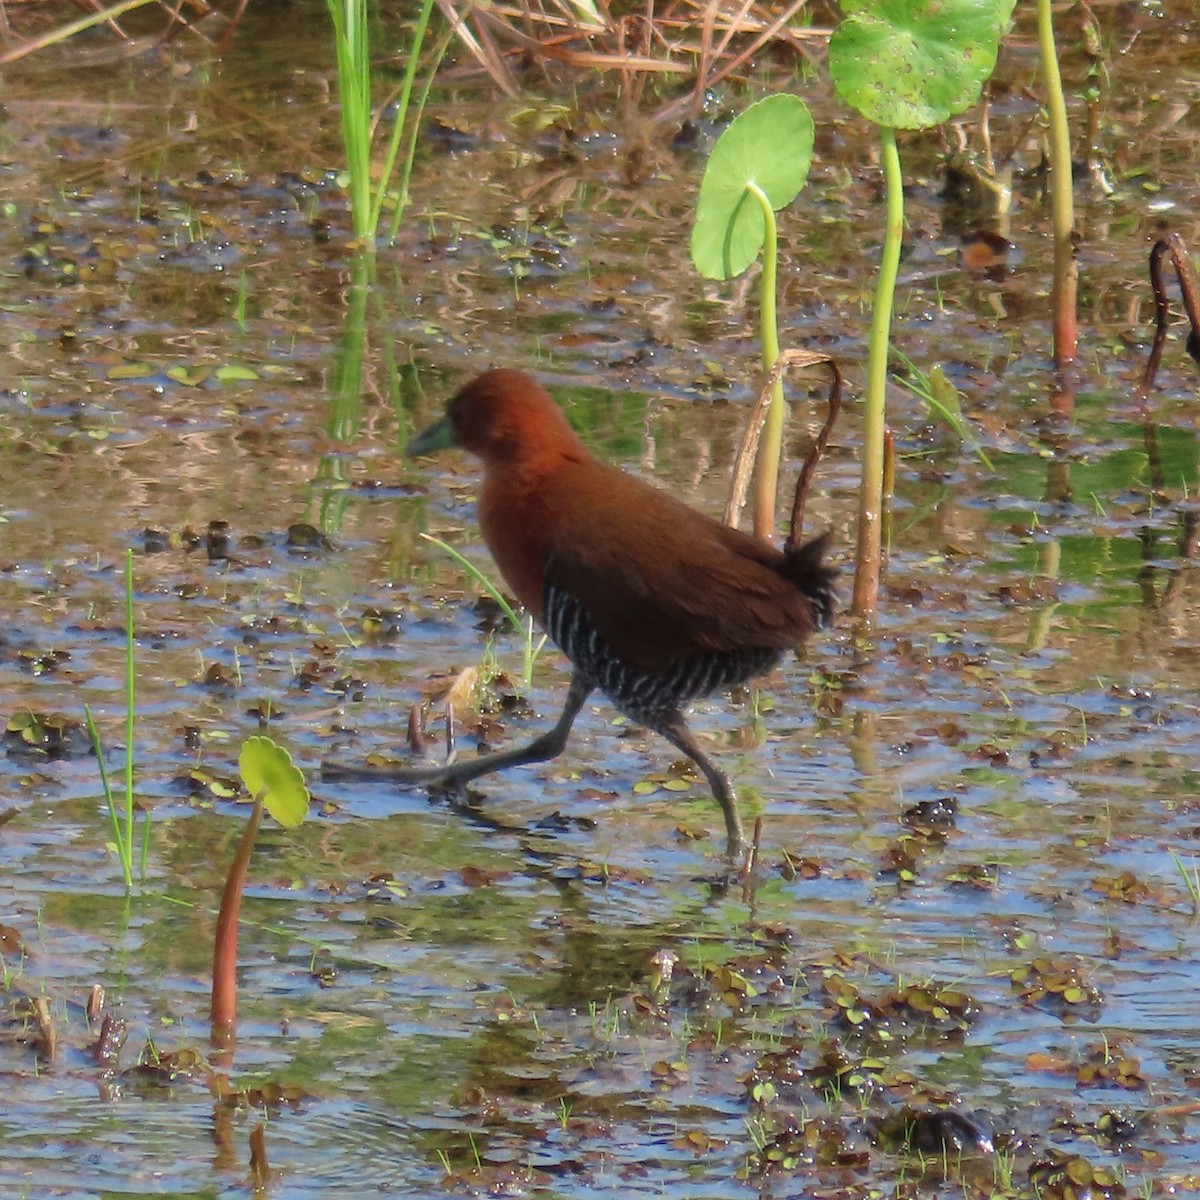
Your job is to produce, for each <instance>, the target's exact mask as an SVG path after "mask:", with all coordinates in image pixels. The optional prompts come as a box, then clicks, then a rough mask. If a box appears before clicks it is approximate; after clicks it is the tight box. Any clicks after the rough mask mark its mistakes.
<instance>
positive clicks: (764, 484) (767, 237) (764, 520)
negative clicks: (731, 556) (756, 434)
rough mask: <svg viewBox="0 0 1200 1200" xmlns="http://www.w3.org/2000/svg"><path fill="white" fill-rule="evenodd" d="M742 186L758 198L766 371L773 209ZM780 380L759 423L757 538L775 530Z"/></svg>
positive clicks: (773, 335) (775, 240) (772, 309)
mask: <svg viewBox="0 0 1200 1200" xmlns="http://www.w3.org/2000/svg"><path fill="white" fill-rule="evenodd" d="M746 190H747V191H748V192H749V193H750V194H751V195H752V196H753V197H754V198H755V199H756V200H757V201H758V204H759V207H760V208H761V209H762V218H763V265H762V284H761V288H760V293H759V295H760V298H759V314H758V323H759V327H760V336H761V337H762V366H763V371H764V372H765V371H769V370H770V369H771V368H772V367H773V366H774V365H775V363H776V361H777V360H778V358H779V322H778V313H777V306H776V302H775V289H776V281H777V279H778V272H779V235H778V230H777V227H776V225H775V210H774V209H773V208H772V207H771V201H770V200H769V199H768V197H767V194H766V192H764V191H763V190H762V188H760V187H759V186H758V185H757V184H754V183H748V184H746ZM784 416H785V408H784V402H783V380H782V379H780V380H779V381H778V382H776V384H775V388H774V390H773V391H772V393H771V407H770V408H769V409H768V410H767V420H766V423H765V424H764V426H763V435H762V440H761V441H760V442H759V447H758V474H757V479H756V483H755V489H754V532H755V533H756V534H757V535H758V536H759V537H761V538H769V537H773V536H774V534H775V501H776V496H777V494H778V492H779V459H780V456H781V454H782V453H783V420H784Z"/></svg>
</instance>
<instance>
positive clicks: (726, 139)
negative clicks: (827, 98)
mask: <svg viewBox="0 0 1200 1200" xmlns="http://www.w3.org/2000/svg"><path fill="white" fill-rule="evenodd" d="M812 149H813V119H812V116H811V115H810V114H809V111H808V107H807V106H806V105H805V103H804V101H803V100H801V99H800V97H799V96H788V95H779V96H768V97H767V98H766V99H765V100H759V101H758V103H757V104H752V105H750V107H749V108H748V109H746V111H745V112H744V113H741V114H740V115H739V116H737V117H735V118H734V119H733V120H732V121H731V122H730V123H729V127H728V128H727V129H726V130H725V132H724V133H723V134H721V136H720V137H719V138H718V139H717V144H716V145H715V146H714V147H713V149H712V153H711V154H710V155H709V156H708V166H707V167H706V168H705V171H704V179H703V180H702V181H701V184H700V195H699V198H698V199H697V200H696V224H695V226H694V227H693V228H692V262H693V263H694V264H695V267H696V270H697V271H699V272H700V274H701V275H703V276H704V277H705V278H706V279H732V278H733V277H734V276H735V275H740V274H741V273H742V272H743V271H744V270H745V269H746V268H747V267H748V266H749V265H750V264H751V263H752V262H753V261H754V260H755V259H756V258H757V257H758V252H759V250H761V249H762V244H763V230H764V225H763V212H762V206H761V204H760V202H759V201H758V199H757V198H756V197H755V196H753V195H752V194H751V193H750V192H749V191H747V190H746V189H747V185H748V184H754V185H756V186H757V187H759V188H760V189H761V190H762V191H763V192H764V193H765V194H766V196H767V199H768V200H769V201H770V203H771V207H772V208H773V209H775V210H776V211H778V210H779V209H781V208H783V207H784V206H785V205H787V204H791V202H792V201H793V200H795V198H796V196H797V195H798V194H799V192H800V189H801V188H802V187H803V186H804V181H805V180H806V179H807V178H808V168H809V164H810V163H811V162H812Z"/></svg>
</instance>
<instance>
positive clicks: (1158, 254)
mask: <svg viewBox="0 0 1200 1200" xmlns="http://www.w3.org/2000/svg"><path fill="white" fill-rule="evenodd" d="M1168 254H1169V255H1170V256H1171V261H1172V262H1173V263H1174V264H1175V276H1176V278H1177V279H1178V280H1179V291H1180V293H1181V294H1182V296H1183V307H1184V311H1185V312H1186V313H1187V318H1188V323H1189V324H1190V325H1191V329H1190V331H1189V332H1188V338H1187V352H1188V353H1189V354H1190V355H1191V356H1192V358H1193V359H1194V360H1195V361H1196V362H1198V363H1200V286H1198V285H1197V283H1196V272H1195V269H1194V268H1193V266H1192V256H1191V253H1190V251H1189V250H1188V248H1187V243H1186V242H1185V241H1184V240H1183V238H1181V237H1180V236H1179V234H1177V233H1175V232H1171V233H1165V234H1163V236H1162V237H1160V238H1159V239H1158V240H1157V241H1156V242H1155V243H1154V246H1153V247H1152V249H1151V250H1150V287H1151V288H1152V289H1153V291H1154V344H1153V345H1152V346H1151V347H1150V359H1149V361H1148V362H1147V363H1146V369H1145V371H1143V372H1142V382H1141V383H1139V384H1138V386H1137V389H1136V390H1135V391H1134V393H1133V398H1134V400H1136V401H1137V402H1138V403H1139V404H1144V403H1145V401H1146V398H1147V396H1149V395H1150V392H1151V391H1152V389H1153V388H1154V382H1155V380H1156V379H1157V378H1158V368H1159V364H1160V363H1161V362H1162V352H1163V345H1164V343H1165V342H1166V340H1167V321H1168V318H1169V317H1170V305H1169V303H1168V301H1167V289H1166V284H1165V283H1164V281H1163V269H1162V261H1163V259H1164V258H1166V256H1167V255H1168Z"/></svg>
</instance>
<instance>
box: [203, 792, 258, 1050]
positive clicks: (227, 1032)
mask: <svg viewBox="0 0 1200 1200" xmlns="http://www.w3.org/2000/svg"><path fill="white" fill-rule="evenodd" d="M262 815H263V802H262V797H261V796H260V797H259V798H257V799H256V800H255V801H254V810H253V812H251V814H250V820H249V821H247V822H246V828H245V831H244V832H243V833H242V840H241V841H240V842H239V843H238V848H237V853H236V854H235V855H234V856H233V862H232V863H230V865H229V875H228V876H227V877H226V879H225V891H224V892H223V893H222V894H221V911H220V913H219V914H218V916H217V932H216V936H215V937H214V939H213V982H212V1009H211V1017H212V1035H211V1036H212V1040H213V1042H214V1043H215V1044H216V1045H218V1046H227V1045H229V1044H230V1042H232V1040H233V1037H234V1031H235V1029H236V1026H237V944H238V937H237V933H238V917H239V916H240V915H241V911H242V890H243V889H244V888H245V886H246V871H247V868H248V867H249V866H250V855H251V854H252V853H253V851H254V840H255V838H257V837H258V827H259V825H260V824H261V822H262Z"/></svg>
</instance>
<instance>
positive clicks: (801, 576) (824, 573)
mask: <svg viewBox="0 0 1200 1200" xmlns="http://www.w3.org/2000/svg"><path fill="white" fill-rule="evenodd" d="M832 540H833V535H832V533H830V532H829V530H826V531H825V532H824V533H823V534H821V535H820V537H815V538H813V539H812V541H811V542H805V543H804V545H803V546H797V547H796V549H795V550H788V551H786V552H785V553H786V556H787V562H786V564H785V566H784V571H783V573H784V575H785V577H786V578H787V579H788V580H789V581H790V582H791V583H793V584H795V586H796V587H797V588H798V589H799V590H800V591H801V592H803V593H804V595H806V596H807V597H808V599H809V603H810V604H812V610H813V616H814V618H815V622H816V624H817V625H819V626H820V625H828V624H829V623H830V622H831V621H832V620H833V609H834V605H835V604H836V603H837V591H836V589H835V587H834V583H835V581H836V579H837V574H838V573H837V568H836V567H827V566H826V565H825V564H824V562H823V561H822V560H823V559H824V557H825V555H826V553H827V552H828V550H829V544H830V542H831V541H832Z"/></svg>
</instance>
